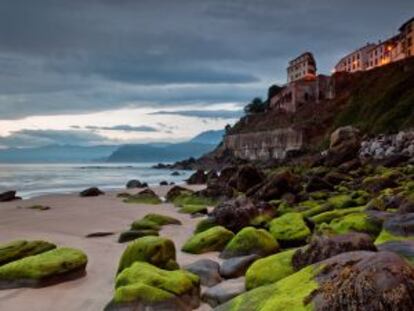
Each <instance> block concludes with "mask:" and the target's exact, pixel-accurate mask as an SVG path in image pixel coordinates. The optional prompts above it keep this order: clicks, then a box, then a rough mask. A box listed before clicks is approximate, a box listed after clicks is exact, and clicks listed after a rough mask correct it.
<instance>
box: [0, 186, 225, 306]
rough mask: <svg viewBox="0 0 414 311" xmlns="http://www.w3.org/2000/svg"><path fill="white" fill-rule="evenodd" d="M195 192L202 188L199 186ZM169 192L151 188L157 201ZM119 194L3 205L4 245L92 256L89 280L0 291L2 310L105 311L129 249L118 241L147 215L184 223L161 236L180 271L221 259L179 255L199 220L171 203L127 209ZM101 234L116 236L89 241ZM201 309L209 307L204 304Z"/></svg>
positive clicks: (168, 228)
mask: <svg viewBox="0 0 414 311" xmlns="http://www.w3.org/2000/svg"><path fill="white" fill-rule="evenodd" d="M191 188H192V189H199V188H200V186H192V187H191ZM169 189H170V187H169V186H165V187H155V188H153V190H154V191H155V192H156V193H157V194H158V195H159V196H165V194H166V192H167V191H168V190H169ZM129 192H131V193H134V192H136V191H129ZM116 194H117V192H111V193H106V194H105V195H104V196H99V197H90V198H81V197H79V196H78V195H77V194H67V195H49V196H42V197H37V198H32V199H28V200H23V201H14V202H8V203H0V243H5V242H8V241H11V240H16V239H27V240H35V239H42V240H47V241H50V242H53V243H55V244H57V245H58V246H68V247H75V248H79V249H81V250H83V251H84V252H86V254H87V255H88V266H87V275H86V276H85V277H83V278H80V279H77V280H74V281H70V282H66V283H61V284H58V285H53V286H50V287H45V288H38V289H31V288H22V289H13V290H2V291H0V310H7V311H21V310H31V311H56V310H62V311H72V310H73V311H75V310H76V311H79V310H82V311H98V310H103V308H104V306H105V305H106V303H107V302H108V301H109V300H110V299H111V297H112V294H113V287H114V276H115V271H116V269H117V265H118V261H119V258H120V256H121V254H122V252H123V250H124V249H125V247H126V244H120V243H118V242H117V238H118V233H119V232H121V231H124V230H126V229H127V228H128V227H129V225H130V224H131V222H132V221H134V220H135V219H138V218H141V217H143V216H145V215H146V214H147V213H160V214H165V215H170V216H173V217H175V218H177V219H179V220H181V222H182V223H183V225H181V226H176V225H170V226H164V228H163V229H162V231H161V232H160V235H161V236H165V237H168V238H170V239H172V240H173V241H174V243H175V246H176V249H177V261H178V262H179V264H180V265H181V266H183V265H186V264H189V263H192V262H194V261H196V260H198V259H202V258H212V259H214V260H218V259H217V255H218V254H217V253H209V254H203V255H190V254H185V253H182V252H181V251H180V249H181V246H182V245H183V243H184V242H185V241H186V240H187V238H188V237H189V236H190V235H191V234H192V232H193V230H194V227H195V225H196V223H197V222H198V221H199V220H200V219H199V218H191V217H190V216H189V215H187V214H180V213H178V212H177V210H176V208H174V206H173V205H171V204H160V205H142V204H126V203H123V202H122V200H121V199H120V198H117V197H116ZM34 204H42V205H45V206H50V207H51V209H50V210H46V211H39V210H33V209H28V208H25V207H28V206H32V205H34ZM98 231H110V232H115V233H116V234H115V235H112V236H106V237H99V238H86V237H85V236H86V235H87V234H89V233H93V232H98ZM198 310H203V311H204V310H211V308H210V307H208V306H206V305H202V306H201V307H200V308H199V309H198Z"/></svg>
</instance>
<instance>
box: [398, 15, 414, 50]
mask: <svg viewBox="0 0 414 311" xmlns="http://www.w3.org/2000/svg"><path fill="white" fill-rule="evenodd" d="M399 30H400V34H401V41H402V50H403V53H404V54H405V55H406V57H409V56H414V17H413V18H411V19H410V20H408V21H407V22H405V23H404V24H403V25H402V26H401V27H400V29H399Z"/></svg>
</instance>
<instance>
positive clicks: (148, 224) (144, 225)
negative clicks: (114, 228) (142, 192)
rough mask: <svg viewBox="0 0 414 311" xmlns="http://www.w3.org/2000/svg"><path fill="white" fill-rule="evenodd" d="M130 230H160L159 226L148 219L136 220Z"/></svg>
mask: <svg viewBox="0 0 414 311" xmlns="http://www.w3.org/2000/svg"><path fill="white" fill-rule="evenodd" d="M131 230H154V231H159V230H161V225H159V224H157V223H156V222H153V221H151V220H148V219H142V218H141V219H137V220H135V221H134V222H133V223H132V224H131Z"/></svg>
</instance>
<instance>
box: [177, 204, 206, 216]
mask: <svg viewBox="0 0 414 311" xmlns="http://www.w3.org/2000/svg"><path fill="white" fill-rule="evenodd" d="M178 212H179V213H183V214H207V213H208V210H207V207H205V206H204V205H187V204H186V205H183V207H181V208H180V209H179V210H178Z"/></svg>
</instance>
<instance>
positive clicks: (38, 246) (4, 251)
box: [0, 240, 56, 266]
mask: <svg viewBox="0 0 414 311" xmlns="http://www.w3.org/2000/svg"><path fill="white" fill-rule="evenodd" d="M55 248H56V245H55V244H52V243H49V242H46V241H25V240H16V241H12V242H9V243H6V244H0V266H2V265H4V264H7V263H9V262H12V261H15V260H18V259H21V258H24V257H28V256H33V255H37V254H41V253H44V252H47V251H50V250H52V249H55Z"/></svg>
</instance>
